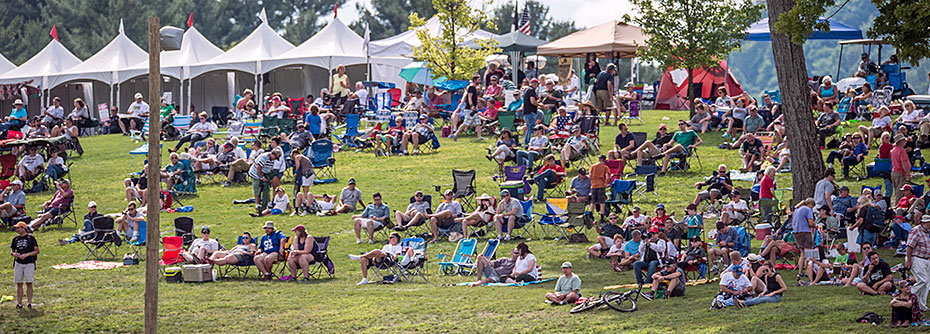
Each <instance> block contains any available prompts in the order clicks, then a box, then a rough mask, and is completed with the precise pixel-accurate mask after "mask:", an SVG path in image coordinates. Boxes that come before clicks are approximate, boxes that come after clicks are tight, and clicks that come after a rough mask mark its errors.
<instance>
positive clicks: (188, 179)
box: [169, 159, 197, 204]
mask: <svg viewBox="0 0 930 334" xmlns="http://www.w3.org/2000/svg"><path fill="white" fill-rule="evenodd" d="M179 161H180V162H181V165H182V166H183V170H182V172H181V174H180V176H181V179H180V181H179V182H178V183H175V184H174V186H173V187H172V189H171V191H169V193H171V197H172V198H173V199H174V200H175V201H176V202H178V203H179V204H180V203H181V200H180V197H181V196H185V195H194V194H197V177H196V176H195V175H194V169H193V168H192V167H191V161H190V160H188V159H183V160H179Z"/></svg>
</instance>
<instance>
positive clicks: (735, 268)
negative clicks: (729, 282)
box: [730, 264, 743, 273]
mask: <svg viewBox="0 0 930 334" xmlns="http://www.w3.org/2000/svg"><path fill="white" fill-rule="evenodd" d="M730 271H732V272H740V273H741V272H743V266H741V265H738V264H736V265H733V267H730Z"/></svg>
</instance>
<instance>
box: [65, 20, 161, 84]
mask: <svg viewBox="0 0 930 334" xmlns="http://www.w3.org/2000/svg"><path fill="white" fill-rule="evenodd" d="M146 59H148V53H147V52H145V51H142V48H140V47H139V46H138V45H136V43H133V41H132V40H130V39H129V37H127V36H126V33H125V32H124V31H123V23H122V21H121V22H120V29H119V35H116V38H114V39H113V40H112V41H110V43H109V44H107V46H105V47H103V49H101V50H100V51H98V52H97V53H96V54H94V55H93V56H91V57H90V58H87V60H85V61H84V62H83V63H80V64H78V65H77V66H74V67H72V68H71V69H69V70H66V71H64V72H62V73H61V74H58V75H53V76H50V77H49V79H48V81H49V85H48V86H49V87H55V86H58V85H60V84H63V83H65V82H68V81H74V80H97V81H100V82H104V83H107V84H113V83H115V81H116V80H115V79H116V72H117V71H120V70H124V69H128V68H130V67H132V66H135V65H136V64H138V63H139V62H142V61H145V60H146Z"/></svg>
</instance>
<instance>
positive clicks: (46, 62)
mask: <svg viewBox="0 0 930 334" xmlns="http://www.w3.org/2000/svg"><path fill="white" fill-rule="evenodd" d="M80 63H81V59H79V58H78V57H75V56H74V54H72V53H71V51H68V49H67V48H65V46H64V45H62V44H61V43H60V42H58V41H56V40H54V39H53V40H51V41H50V42H48V44H47V45H45V48H43V49H42V51H39V53H36V54H35V55H34V56H32V58H29V60H27V61H26V62H25V63H23V64H22V65H20V66H19V67H17V68H16V69H13V70H9V71H4V72H5V73H3V75H0V84H11V83H17V82H23V81H29V80H32V81H33V83H34V85H39V84H42V83H43V81H44V80H43V79H44V78H46V77H48V76H49V75H52V74H58V73H61V72H63V71H66V70H68V69H70V68H73V67H75V66H77V65H78V64H80ZM2 67H3V65H0V68H2ZM45 86H47V85H45ZM45 86H43V88H45Z"/></svg>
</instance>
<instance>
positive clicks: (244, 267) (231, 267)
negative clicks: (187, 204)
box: [169, 235, 329, 277]
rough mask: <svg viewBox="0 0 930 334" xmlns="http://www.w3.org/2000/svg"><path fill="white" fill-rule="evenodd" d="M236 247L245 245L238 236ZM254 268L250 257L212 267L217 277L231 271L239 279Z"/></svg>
mask: <svg viewBox="0 0 930 334" xmlns="http://www.w3.org/2000/svg"><path fill="white" fill-rule="evenodd" d="M169 238H177V237H169ZM326 238H329V237H326ZM249 243H250V244H251V243H254V240H249ZM236 245H247V244H246V243H244V241H243V240H242V236H241V235H240V236H239V238H237V239H236ZM254 266H255V262H254V261H252V257H249V259H248V260H247V261H245V262H237V263H233V264H227V265H223V266H214V267H215V268H216V271H217V275H219V276H220V277H230V276H229V273H230V272H231V271H235V272H236V273H237V274H238V276H239V277H245V276H246V275H248V274H249V269H251V268H252V267H254ZM311 272H312V271H311Z"/></svg>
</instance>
